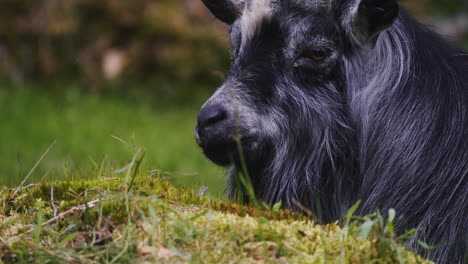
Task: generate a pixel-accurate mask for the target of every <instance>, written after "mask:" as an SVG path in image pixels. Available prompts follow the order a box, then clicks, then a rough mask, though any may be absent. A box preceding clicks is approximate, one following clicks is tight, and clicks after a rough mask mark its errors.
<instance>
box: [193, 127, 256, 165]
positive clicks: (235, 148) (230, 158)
mask: <svg viewBox="0 0 468 264" xmlns="http://www.w3.org/2000/svg"><path fill="white" fill-rule="evenodd" d="M195 139H196V141H197V143H198V145H199V146H200V148H201V149H202V150H203V154H205V156H206V157H207V158H208V159H209V160H211V161H212V162H214V163H215V164H217V165H219V166H223V167H227V166H229V165H236V166H238V165H240V164H241V160H242V159H245V160H247V161H248V160H251V159H252V158H253V157H254V156H255V151H253V150H254V149H255V146H257V145H258V143H257V140H254V139H253V138H251V137H241V144H239V143H238V141H237V140H236V137H235V136H234V135H232V134H228V135H217V136H211V135H205V134H203V133H199V131H198V130H195ZM241 153H242V155H241ZM245 160H244V161H245Z"/></svg>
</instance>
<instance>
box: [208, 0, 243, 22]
mask: <svg viewBox="0 0 468 264" xmlns="http://www.w3.org/2000/svg"><path fill="white" fill-rule="evenodd" d="M202 2H203V3H204V4H205V5H206V7H208V9H209V10H210V11H211V13H212V14H213V15H214V16H215V17H216V18H218V19H219V20H221V21H222V22H224V23H226V24H228V25H232V24H233V23H234V21H236V19H237V18H238V17H239V16H240V14H241V12H242V8H243V6H244V1H243V0H202Z"/></svg>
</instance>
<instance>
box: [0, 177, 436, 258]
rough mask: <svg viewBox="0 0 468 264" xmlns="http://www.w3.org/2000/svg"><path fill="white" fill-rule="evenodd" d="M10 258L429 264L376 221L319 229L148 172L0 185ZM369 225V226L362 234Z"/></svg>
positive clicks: (0, 252)
mask: <svg viewBox="0 0 468 264" xmlns="http://www.w3.org/2000/svg"><path fill="white" fill-rule="evenodd" d="M0 202H1V203H2V208H1V209H0V221H1V223H0V241H1V242H0V259H1V260H2V261H3V262H4V263H12V262H30V263H46V262H47V263H107V262H112V263H128V262H130V261H131V262H135V263H154V262H157V263H162V262H167V263H228V262H229V263H254V262H255V263H273V262H284V263H399V262H403V263H429V262H428V261H426V260H424V259H422V258H421V257H419V256H417V255H415V254H413V253H411V252H409V251H408V250H406V249H405V248H404V247H403V246H401V245H400V244H399V241H398V237H397V236H395V235H393V234H392V233H391V232H390V233H389V232H387V231H385V230H383V229H382V228H379V226H378V225H376V226H374V227H372V228H370V229H369V233H368V234H367V235H365V236H363V233H366V232H363V229H362V228H361V226H364V225H359V224H354V225H353V224H349V223H348V224H345V225H344V227H340V226H339V225H338V223H334V224H329V225H317V224H315V223H314V222H313V221H311V220H308V217H306V216H304V215H302V214H298V213H293V212H290V211H287V210H278V209H277V208H275V209H263V210H260V209H256V208H252V207H248V206H243V205H239V204H235V203H230V202H227V201H212V200H209V199H208V198H206V197H203V196H200V195H198V194H197V193H194V192H192V191H190V190H187V189H185V188H182V187H174V186H173V185H171V184H170V183H168V182H167V181H165V180H164V179H161V178H159V177H151V176H135V177H133V178H131V179H130V180H129V177H123V178H112V179H109V178H102V179H99V180H89V181H65V182H55V183H43V184H39V185H36V186H32V187H30V188H25V189H9V188H2V189H1V190H0ZM364 231H365V230H364Z"/></svg>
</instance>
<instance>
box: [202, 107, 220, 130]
mask: <svg viewBox="0 0 468 264" xmlns="http://www.w3.org/2000/svg"><path fill="white" fill-rule="evenodd" d="M226 117H227V113H226V110H225V109H224V108H223V107H221V106H219V105H213V106H208V107H205V108H203V109H202V110H201V111H200V113H199V114H198V126H199V127H200V128H205V127H208V126H212V125H214V124H216V123H218V122H220V121H222V120H224V119H226Z"/></svg>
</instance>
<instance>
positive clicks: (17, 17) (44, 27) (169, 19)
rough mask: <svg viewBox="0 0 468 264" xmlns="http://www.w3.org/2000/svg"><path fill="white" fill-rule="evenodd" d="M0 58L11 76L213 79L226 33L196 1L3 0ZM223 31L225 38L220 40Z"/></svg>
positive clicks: (96, 82) (223, 58)
mask: <svg viewBox="0 0 468 264" xmlns="http://www.w3.org/2000/svg"><path fill="white" fill-rule="evenodd" d="M0 5H1V8H0V63H1V70H2V72H3V73H4V74H6V75H7V77H8V78H10V79H13V80H16V81H21V80H25V79H26V80H43V79H51V78H57V77H58V76H67V78H77V77H78V78H80V77H81V76H85V78H86V80H87V81H88V84H89V87H90V88H91V89H99V88H100V87H102V84H103V82H104V81H105V80H106V79H108V80H113V79H116V78H121V77H125V78H127V79H128V78H130V79H136V80H141V79H142V78H143V79H147V78H151V76H154V75H157V76H165V77H166V78H167V79H169V80H170V79H174V80H175V79H177V80H182V81H183V80H202V81H210V80H217V79H219V77H217V76H216V74H213V70H218V69H219V70H223V67H225V65H227V64H228V60H229V57H228V54H227V51H226V49H225V47H226V45H227V39H228V38H227V35H228V33H227V30H226V29H225V28H224V27H223V26H222V25H221V24H219V23H212V22H213V21H214V19H213V17H212V16H211V15H209V14H208V13H207V11H206V10H205V8H204V6H203V5H202V3H201V1H193V0H157V1H154V0H133V1H122V0H3V1H2V3H1V4H0ZM223 35H226V37H223Z"/></svg>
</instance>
